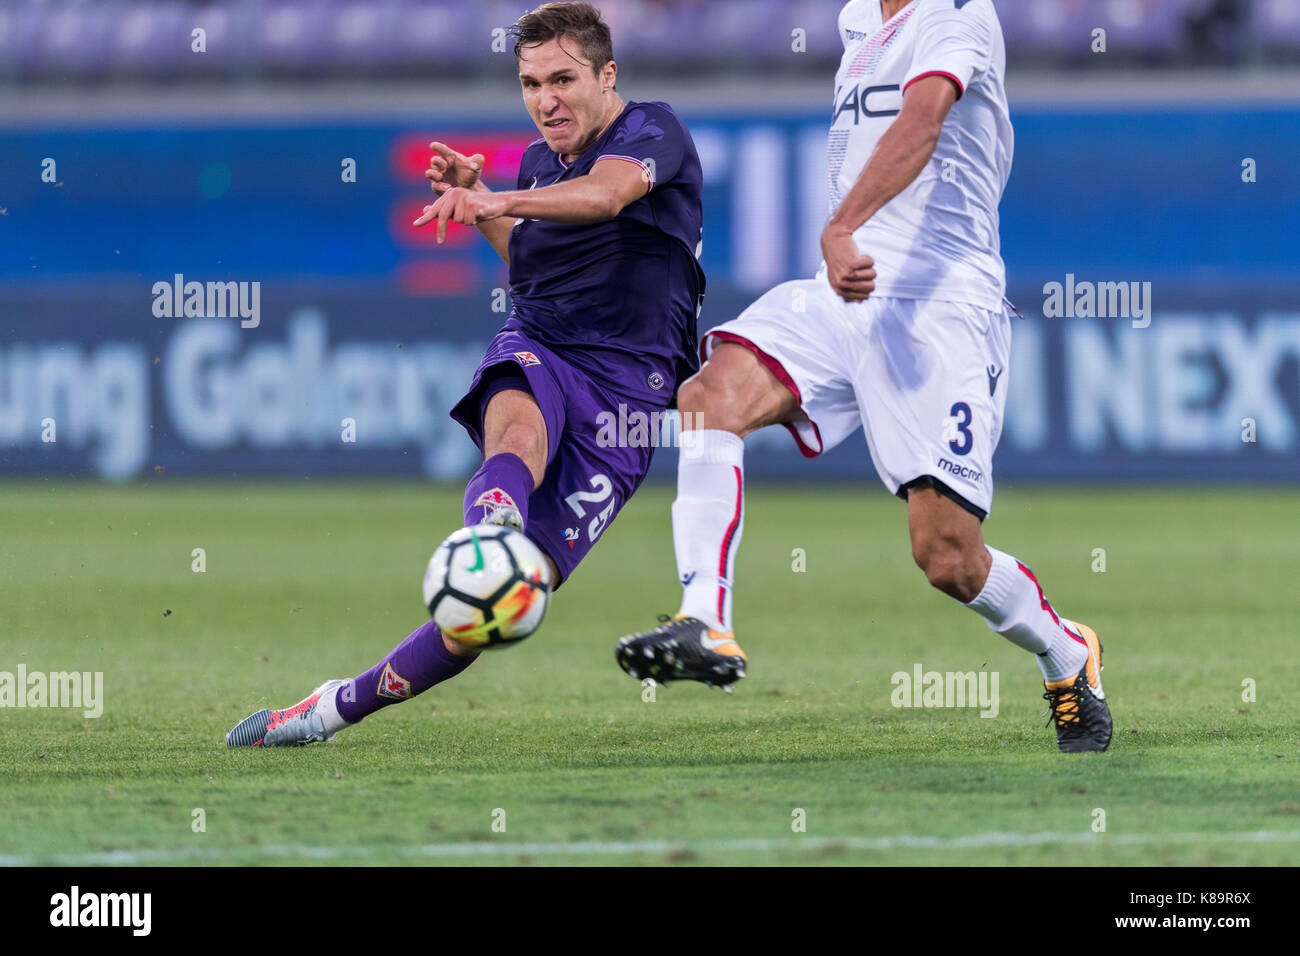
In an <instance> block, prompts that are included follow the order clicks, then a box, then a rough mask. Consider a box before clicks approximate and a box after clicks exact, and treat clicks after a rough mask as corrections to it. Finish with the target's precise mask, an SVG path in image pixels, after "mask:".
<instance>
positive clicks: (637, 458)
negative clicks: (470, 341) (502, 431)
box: [451, 330, 662, 587]
mask: <svg viewBox="0 0 1300 956" xmlns="http://www.w3.org/2000/svg"><path fill="white" fill-rule="evenodd" d="M507 388H519V389H523V390H524V391H528V392H531V393H532V396H533V398H534V399H536V401H537V405H538V407H539V408H540V409H541V412H542V417H543V418H544V419H545V421H546V449H547V450H546V454H547V459H546V476H545V477H544V478H543V479H542V483H541V484H540V485H539V486H538V487H537V488H536V489H534V490H533V493H532V494H531V495H530V496H529V498H528V527H527V529H526V532H525V533H526V534H527V535H528V537H529V538H530V539H531V540H532V541H533V543H534V544H536V545H537V546H538V547H539V548H541V549H542V551H543V552H544V553H545V554H547V555H548V556H549V557H550V558H551V560H552V561H554V562H555V566H556V568H557V569H559V572H560V580H559V581H558V582H556V587H559V585H560V583H562V582H563V581H565V580H566V579H567V578H568V577H569V574H570V573H572V571H573V569H574V568H576V567H577V566H578V562H579V561H581V560H582V559H583V558H584V557H586V555H587V552H588V551H590V550H591V548H592V546H593V545H594V544H595V543H596V541H597V539H598V538H599V537H600V536H601V535H602V534H603V533H604V532H605V530H606V529H607V528H608V527H609V526H610V524H611V523H612V522H613V520H614V518H615V516H616V515H617V514H618V513H619V511H620V510H621V509H622V508H623V505H625V504H626V503H627V501H628V499H629V498H631V497H632V493H633V492H634V491H636V489H637V487H638V486H640V484H641V482H642V480H644V478H645V476H646V472H647V471H648V470H649V468H650V459H651V457H652V455H653V454H654V447H653V442H651V441H646V442H627V441H622V442H620V441H618V440H617V438H618V429H617V425H615V426H614V427H609V425H608V424H607V423H608V422H609V421H610V420H611V419H612V420H613V421H614V422H615V423H617V422H618V421H619V418H620V410H619V406H620V405H623V406H624V413H625V414H631V413H634V412H639V413H641V414H643V415H646V416H647V417H648V416H650V415H651V414H654V413H660V412H662V409H655V408H643V407H642V406H641V405H640V404H637V403H635V402H632V401H630V400H629V399H627V398H626V397H624V396H621V395H619V394H618V393H617V392H613V391H610V390H608V389H605V388H602V387H601V386H599V385H597V384H595V383H594V382H593V381H592V380H591V379H590V378H589V377H588V376H586V375H585V374H583V373H582V372H580V371H578V370H577V369H575V368H574V367H573V366H571V365H569V364H568V363H567V362H565V361H564V359H562V358H560V357H559V356H558V355H556V354H555V353H554V352H552V351H551V350H550V349H548V348H547V347H546V346H544V345H542V344H541V343H539V342H536V341H534V340H533V339H531V338H529V337H528V336H527V335H526V334H524V333H523V332H519V331H514V330H507V331H502V332H499V333H497V335H496V337H495V338H494V339H493V340H492V343H491V344H490V345H489V346H488V350H487V353H486V354H485V355H484V356H483V361H482V362H480V363H479V367H478V369H477V371H475V373H474V381H473V383H471V385H470V387H469V390H468V391H467V392H466V393H465V396H464V398H462V399H461V400H460V401H459V402H457V403H456V407H455V408H453V409H452V410H451V417H452V418H454V419H455V420H456V421H458V422H460V423H461V424H462V425H464V426H465V430H466V431H468V432H469V435H470V437H471V438H472V439H474V444H476V445H478V447H479V450H480V451H482V450H483V412H484V410H485V409H486V408H487V403H488V399H490V398H491V397H492V396H493V395H495V394H496V393H497V392H499V391H502V390H503V389H507ZM603 424H604V425H605V427H604V428H603V429H602V425H603ZM611 436H613V437H614V439H615V440H611ZM624 436H626V429H625V430H624Z"/></svg>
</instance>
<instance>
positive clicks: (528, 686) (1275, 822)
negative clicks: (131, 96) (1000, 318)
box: [0, 476, 1300, 865]
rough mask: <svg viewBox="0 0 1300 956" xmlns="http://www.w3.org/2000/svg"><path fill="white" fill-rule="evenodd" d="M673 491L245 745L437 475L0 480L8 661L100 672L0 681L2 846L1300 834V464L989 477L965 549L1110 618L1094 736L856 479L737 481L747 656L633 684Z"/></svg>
mask: <svg viewBox="0 0 1300 956" xmlns="http://www.w3.org/2000/svg"><path fill="white" fill-rule="evenodd" d="M670 497H671V489H669V488H666V487H663V486H658V487H647V488H646V489H643V491H642V492H641V493H640V494H639V495H638V496H637V498H636V499H635V500H634V501H633V502H632V504H631V505H630V507H629V508H628V509H627V510H626V511H625V512H624V513H623V514H622V515H621V516H620V517H619V519H618V520H617V521H616V522H615V523H614V525H613V526H612V527H611V529H610V530H609V532H607V534H606V535H605V538H604V540H603V541H602V542H601V543H600V544H599V545H598V547H597V548H596V549H595V551H594V552H593V554H592V556H591V557H590V558H589V559H588V561H587V562H586V563H585V565H584V566H583V567H581V568H580V569H579V570H578V573H577V574H576V575H575V576H574V578H573V580H572V581H571V582H570V583H568V584H567V585H566V586H565V587H564V588H563V589H561V591H560V592H559V593H558V594H557V595H556V599H555V601H554V603H553V605H552V607H551V610H550V613H549V615H548V618H547V620H546V622H545V624H544V626H543V628H542V630H541V631H539V632H538V634H537V635H536V636H535V637H533V638H531V639H529V640H528V641H526V642H525V643H523V644H522V645H520V646H518V647H514V648H509V649H506V650H503V651H498V652H493V653H491V654H488V655H485V656H484V658H483V659H482V660H480V661H478V662H477V663H476V664H475V665H474V666H473V667H472V668H470V669H469V670H468V671H467V672H466V673H465V674H464V675H462V676H461V677H459V678H457V679H456V680H454V681H451V682H449V683H447V684H444V685H441V686H439V687H437V688H434V689H433V690H432V691H430V692H429V693H427V694H425V695H423V696H422V697H419V698H417V699H416V700H414V701H410V702H406V703H404V704H401V705H398V706H396V707H392V708H389V709H388V710H386V711H385V712H383V713H381V714H379V715H377V716H376V717H374V718H371V719H370V720H368V721H367V722H365V723H364V724H362V725H360V726H358V727H355V728H352V729H350V730H348V731H346V732H344V733H343V734H341V735H340V737H339V738H338V740H336V741H335V742H333V743H331V744H328V745H315V746H312V747H307V748H302V749H294V750H277V751H266V752H262V751H258V750H251V751H247V750H244V751H235V750H227V749H226V747H225V745H224V735H225V732H226V731H227V730H228V729H229V728H230V727H232V726H233V725H234V724H235V723H236V721H238V720H240V719H241V718H243V717H244V716H245V715H247V714H248V713H250V712H251V711H253V710H255V709H257V708H259V707H262V706H272V707H276V706H286V705H288V704H291V703H293V702H295V701H297V700H298V699H300V698H301V697H302V696H303V695H304V694H305V693H306V692H308V691H309V690H310V689H311V688H312V687H314V686H315V685H316V684H317V683H319V682H320V681H321V680H323V679H325V678H328V677H350V676H352V675H353V674H355V673H357V672H359V671H360V670H361V669H363V668H365V667H368V666H369V665H370V664H372V663H373V662H374V661H375V660H377V659H378V658H379V657H380V656H381V655H382V654H384V653H385V652H386V651H387V650H388V649H389V648H390V647H391V646H392V645H393V644H394V643H396V642H397V641H398V640H399V639H401V638H402V637H403V636H405V635H406V634H407V633H408V632H409V631H410V630H412V629H413V628H414V627H415V626H417V625H418V624H420V623H421V621H422V620H423V617H424V614H423V609H422V607H421V605H420V579H421V576H422V573H423V570H424V564H425V562H426V560H427V559H428V556H429V554H430V553H431V552H432V550H433V548H434V547H435V546H436V544H437V543H438V541H439V540H440V539H441V537H442V536H443V535H444V534H445V533H447V532H449V531H451V530H452V529H454V528H455V527H456V526H457V521H458V518H459V514H460V510H459V509H460V491H459V489H452V488H431V487H425V486H419V485H414V484H382V483H357V484H321V483H317V482H303V483H297V484H278V485H277V484H250V485H247V486H243V485H238V486H237V485H232V484H196V483H189V484H179V483H175V482H172V481H170V480H167V479H165V478H164V477H163V476H158V477H156V478H155V479H154V480H151V481H148V482H145V483H141V484H137V485H132V486H125V487H105V486H102V485H96V484H82V483H72V482H69V483H55V482H48V483H26V484H24V483H15V484H8V485H4V486H0V581H2V582H3V585H2V586H0V622H2V624H3V626H2V628H0V671H8V672H11V673H12V672H16V670H17V668H18V666H19V665H20V664H21V665H25V667H26V668H27V670H28V672H36V671H41V672H49V671H64V670H77V671H102V672H103V674H104V703H103V706H104V711H103V715H102V717H100V718H98V719H85V718H83V716H82V715H81V712H80V711H79V710H68V709H26V708H24V709H16V708H15V709H2V710H0V862H5V863H10V864H13V863H19V864H21V863H27V862H91V863H94V862H111V861H119V862H153V863H158V862H161V863H170V862H176V863H195V862H211V863H229V864H248V863H272V864H274V863H301V862H317V861H320V862H329V861H331V860H336V861H344V862H355V863H363V864H377V865H379V864H382V865H388V864H394V863H454V864H466V863H472V864H501V863H520V862H524V863H527V862H535V863H548V864H552V863H593V862H594V863H601V864H619V863H652V864H653V863H697V864H713V863H736V864H772V863H830V864H891V865H911V864H952V865H976V864H1004V863H1009V864H1053V863H1060V862H1064V861H1066V860H1068V861H1070V862H1083V863H1086V864H1296V863H1300V783H1298V782H1297V781H1300V746H1298V743H1300V694H1298V693H1297V687H1298V686H1300V666H1298V665H1297V656H1296V650H1297V648H1296V636H1297V626H1296V616H1297V602H1296V581H1295V569H1296V568H1297V567H1298V566H1300V536H1297V535H1296V533H1295V530H1296V525H1295V521H1294V516H1295V515H1296V514H1297V513H1298V512H1300V493H1297V492H1296V491H1293V490H1278V489H1258V488H1231V489H1198V490H1172V491H1171V490H1169V489H1168V488H1161V489H1159V490H1150V491H1138V490H1133V489H1112V490H1105V489H1103V490H1096V489H1092V490H1077V489H1075V490H1072V489H1050V490H1044V489H1017V488H1012V487H1002V488H1000V489H999V496H998V499H997V502H996V505H995V507H996V510H995V513H994V515H993V517H992V519H991V520H990V522H989V524H988V526H987V527H986V534H987V535H988V537H989V540H990V543H992V544H994V545H995V546H997V547H1000V548H1002V549H1003V550H1006V551H1010V552H1011V553H1013V554H1015V555H1017V556H1018V557H1020V558H1021V559H1022V560H1023V561H1025V562H1026V563H1027V564H1028V565H1030V566H1031V567H1032V568H1033V569H1034V570H1035V572H1036V573H1037V574H1038V577H1039V579H1040V580H1041V581H1042V582H1043V586H1044V588H1045V590H1046V593H1047V595H1048V597H1049V598H1050V599H1051V600H1052V601H1053V603H1054V604H1055V605H1056V606H1057V607H1058V608H1059V609H1060V610H1061V612H1062V613H1064V614H1065V615H1067V616H1072V617H1077V618H1078V619H1080V620H1082V621H1084V622H1085V623H1088V624H1091V625H1092V626H1094V627H1095V628H1097V630H1098V632H1099V633H1100V634H1101V637H1102V640H1103V642H1104V643H1105V645H1106V649H1107V655H1106V665H1107V667H1106V673H1105V686H1106V690H1107V692H1108V695H1109V697H1110V700H1111V704H1112V710H1113V713H1114V718H1115V727H1116V730H1115V738H1114V741H1113V743H1112V745H1111V749H1110V751H1109V752H1108V753H1106V754H1101V755H1097V754H1087V755H1081V756H1064V755H1061V754H1058V753H1057V752H1056V749H1055V738H1054V733H1053V731H1052V730H1051V729H1050V728H1047V727H1045V726H1044V720H1045V718H1044V717H1042V716H1040V715H1041V714H1042V713H1043V707H1044V704H1043V701H1042V700H1041V697H1040V695H1041V693H1042V685H1041V682H1040V679H1039V675H1038V670H1037V668H1036V667H1035V665H1034V662H1033V661H1032V660H1031V659H1030V658H1029V656H1028V655H1026V654H1025V653H1024V652H1023V651H1020V650H1018V649H1017V648H1015V647H1012V646H1011V645H1010V644H1008V643H1007V642H1005V641H1003V640H1002V639H1001V638H999V637H997V636H996V635H995V634H993V633H992V632H991V631H989V630H988V629H987V628H986V627H985V626H984V625H983V623H982V622H981V621H980V620H979V619H978V618H976V617H975V616H974V615H973V614H970V613H969V612H967V611H964V610H963V609H962V608H960V607H958V606H957V605H956V604H955V603H954V602H953V601H951V600H950V599H948V598H946V597H944V596H943V595H941V594H939V593H938V592H935V591H932V590H931V589H930V588H929V587H928V585H927V584H926V583H925V580H924V577H923V576H922V575H921V573H920V572H919V571H918V570H917V569H916V568H915V567H914V566H913V564H912V562H911V558H910V554H909V549H908V544H907V539H906V519H905V509H904V507H903V506H902V505H901V504H900V503H899V502H898V501H896V500H894V499H891V498H890V497H889V496H888V495H887V494H886V493H885V492H884V491H883V490H882V489H881V488H880V486H879V484H878V483H877V482H876V481H875V480H874V479H871V480H864V481H863V482H862V484H861V486H858V487H849V486H834V487H819V488H811V487H803V488H796V487H778V486H773V485H769V484H764V483H762V482H757V481H756V482H752V483H751V485H750V488H749V501H748V507H747V516H746V526H745V534H744V541H743V543H742V549H741V552H740V557H739V560H738V586H737V595H736V607H737V622H738V627H739V630H738V634H739V636H740V638H741V640H742V642H743V644H744V646H745V649H746V651H747V652H748V654H749V656H750V661H751V667H750V677H749V678H748V679H746V680H744V681H742V682H741V683H740V684H739V685H738V686H737V689H736V692H735V693H734V694H731V695H725V694H723V693H721V692H719V691H714V690H709V689H707V688H705V687H703V686H700V685H695V684H672V685H669V686H666V687H660V688H659V689H658V691H657V694H656V695H655V696H656V699H655V700H654V701H652V702H648V701H646V700H643V690H642V688H641V686H639V685H638V684H637V683H636V682H635V681H633V680H631V679H630V678H628V677H627V676H625V675H624V674H623V673H622V672H621V671H620V670H619V669H618V667H617V666H616V664H615V662H614V654H613V648H614V642H615V640H616V638H617V637H619V636H620V635H621V634H623V633H626V632H629V631H632V630H638V629H642V628H643V627H644V626H648V625H653V624H654V616H655V615H656V614H657V613H660V612H669V611H674V610H676V601H677V596H678V589H677V585H676V582H675V573H674V565H673V559H672V542H671V537H670V532H669V525H668V505H669V501H670ZM195 548H203V549H204V551H205V555H206V571H204V572H203V573H196V572H195V571H193V570H192V569H191V565H192V561H193V557H192V552H193V549H195ZM1098 548H1101V549H1104V550H1105V564H1106V569H1105V571H1104V573H1100V572H1097V571H1094V570H1093V567H1094V563H1095V561H1096V560H1097V558H1096V557H1095V555H1094V550H1095V549H1098ZM796 549H802V552H803V555H804V561H805V562H806V570H804V571H802V572H797V571H794V570H792V566H793V565H794V564H795V561H796V557H797V555H796ZM167 612H170V613H167ZM917 664H920V665H922V666H923V667H924V668H925V669H926V670H936V671H941V672H944V671H979V670H982V669H983V670H989V671H996V672H997V673H998V674H999V675H1000V682H999V696H1000V708H999V713H998V715H997V716H996V717H995V718H992V719H988V718H982V717H980V716H979V712H978V711H977V710H975V709H956V708H951V709H936V708H928V709H927V708H915V709H899V708H895V707H894V706H892V705H891V700H890V697H891V691H892V690H893V686H892V685H891V682H890V676H891V675H892V674H894V673H895V672H897V671H907V672H911V671H912V669H913V667H914V666H915V665H917ZM1247 681H1253V682H1254V687H1255V700H1253V701H1248V700H1244V699H1243V694H1244V693H1246V690H1245V689H1244V682H1247ZM1247 686H1248V685H1247ZM1247 696H1249V695H1247ZM196 810H201V811H202V814H201V820H202V823H203V827H202V828H198V827H197V824H196V820H198V819H199V817H196V815H195V811H196ZM497 811H503V813H502V812H497ZM797 811H803V814H802V817H803V819H804V820H805V829H804V832H795V828H794V824H795V823H796V821H797V820H798V819H799V818H800V814H799V813H797ZM1097 811H1103V812H1104V822H1105V832H1094V829H1093V828H1094V826H1095V825H1096V821H1099V820H1101V819H1102V818H1101V817H1100V816H1099V815H1098V812H1097ZM502 820H504V826H505V829H504V832H502V831H501V830H500V825H501V822H502ZM494 822H495V823H496V825H497V829H494Z"/></svg>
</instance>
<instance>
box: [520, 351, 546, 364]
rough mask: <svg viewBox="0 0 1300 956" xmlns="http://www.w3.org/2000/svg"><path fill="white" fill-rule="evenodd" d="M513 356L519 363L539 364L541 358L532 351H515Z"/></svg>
mask: <svg viewBox="0 0 1300 956" xmlns="http://www.w3.org/2000/svg"><path fill="white" fill-rule="evenodd" d="M515 358H517V359H518V360H519V364H520V365H525V366H527V365H541V364H542V360H541V359H539V358H538V357H537V356H536V355H534V354H533V353H532V352H516V353H515Z"/></svg>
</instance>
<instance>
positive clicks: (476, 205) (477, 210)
mask: <svg viewBox="0 0 1300 956" xmlns="http://www.w3.org/2000/svg"><path fill="white" fill-rule="evenodd" d="M505 211H506V201H505V199H503V198H502V197H501V196H500V195H499V194H497V193H492V192H476V191H475V190H472V189H464V188H461V187H457V188H455V189H449V190H447V191H446V192H445V193H443V194H442V195H441V196H439V197H438V199H437V201H436V202H434V203H433V204H432V205H429V206H425V207H424V213H423V215H421V216H420V218H419V219H417V220H415V223H414V225H417V226H423V225H424V224H425V223H429V222H433V221H434V220H435V219H436V220H438V245H442V244H443V243H444V242H445V241H446V240H447V223H448V222H458V223H461V224H462V225H465V226H477V225H478V224H479V223H480V222H487V221H488V220H489V219H496V218H498V217H500V216H503V215H505Z"/></svg>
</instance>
